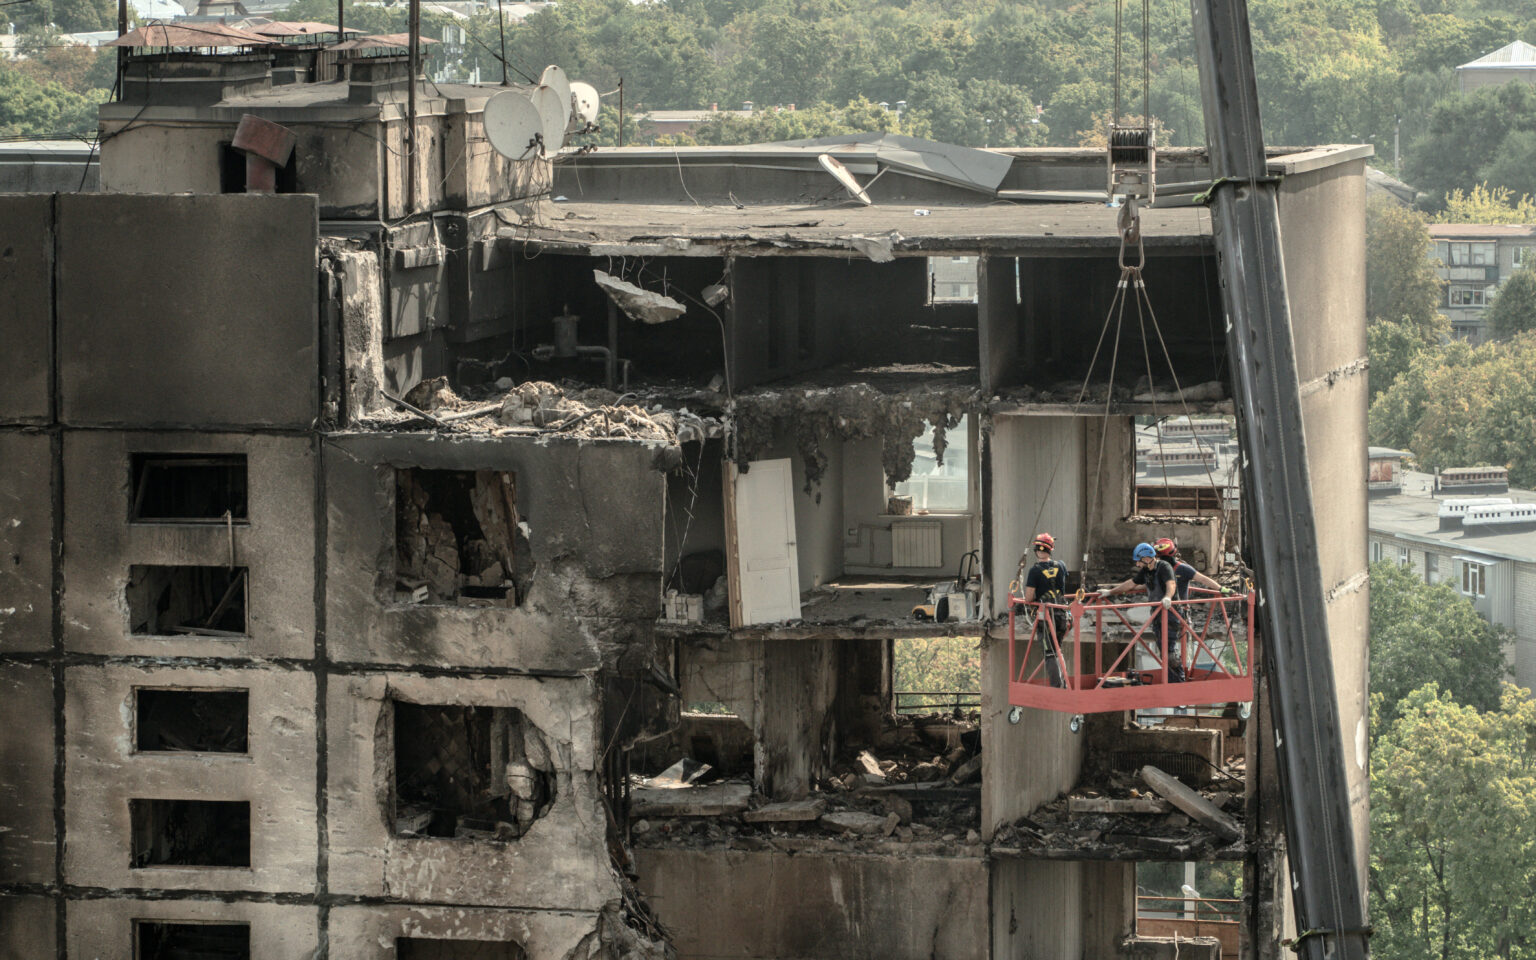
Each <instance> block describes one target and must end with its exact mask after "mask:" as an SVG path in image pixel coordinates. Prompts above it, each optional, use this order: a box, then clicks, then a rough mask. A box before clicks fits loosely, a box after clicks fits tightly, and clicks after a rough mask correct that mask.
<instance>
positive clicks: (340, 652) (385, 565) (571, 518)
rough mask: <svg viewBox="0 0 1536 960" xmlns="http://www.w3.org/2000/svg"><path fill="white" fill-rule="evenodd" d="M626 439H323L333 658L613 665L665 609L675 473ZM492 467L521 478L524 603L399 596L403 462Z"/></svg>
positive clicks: (520, 667) (536, 668) (531, 667)
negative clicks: (666, 541)
mask: <svg viewBox="0 0 1536 960" xmlns="http://www.w3.org/2000/svg"><path fill="white" fill-rule="evenodd" d="M656 455H657V449H656V448H654V447H651V446H646V445H640V444H631V443H622V442H616V443H578V442H576V441H574V440H564V441H536V440H532V439H517V440H509V439H506V438H488V437H480V438H476V439H470V438H464V439H446V438H437V437H434V436H430V435H424V436H421V437H411V438H406V437H383V436H378V435H361V434H358V435H349V436H337V437H333V438H331V439H329V440H327V441H326V444H325V461H326V466H325V469H326V476H327V487H328V491H329V494H328V509H329V512H330V534H331V535H330V540H329V544H328V552H329V579H328V582H327V590H326V611H327V617H328V619H329V620H331V621H332V622H335V623H344V624H347V625H348V629H346V630H345V631H342V632H338V633H337V635H336V636H334V637H332V638H331V642H330V650H331V654H332V656H333V657H335V658H336V659H338V660H343V661H349V662H356V663H373V664H416V665H431V666H461V667H494V668H499V669H513V670H517V671H520V672H540V671H557V672H559V671H565V672H576V671H584V670H594V669H596V668H597V667H598V666H600V665H601V664H603V663H604V662H607V663H610V664H612V663H613V662H614V661H615V660H616V659H617V658H618V656H619V655H620V653H621V652H622V651H624V650H625V649H627V648H628V647H629V645H630V644H631V643H632V642H634V641H635V640H636V639H638V638H640V636H641V635H640V634H638V633H637V630H638V629H640V628H641V626H640V625H643V624H648V623H649V622H652V621H654V620H655V619H656V618H657V617H658V616H660V614H661V578H662V561H663V556H662V524H663V519H664V507H663V503H664V500H665V497H666V480H665V476H664V474H662V473H661V472H660V471H659V470H658V469H656V468H655V466H654V463H653V461H654V459H655V457H656ZM409 467H422V468H426V469H432V470H495V471H503V472H509V473H512V474H513V475H514V476H515V478H516V486H517V509H518V515H519V516H520V517H521V518H522V520H523V522H525V523H526V524H527V534H526V535H527V538H528V542H527V548H528V551H529V558H530V560H531V562H532V564H533V571H532V580H531V582H530V585H529V589H528V593H527V595H526V596H525V597H524V599H523V602H522V604H521V605H520V606H516V607H494V608H485V607H460V606H453V605H446V604H399V603H395V602H394V599H393V593H394V583H395V573H394V570H395V562H394V552H395V470H396V468H409Z"/></svg>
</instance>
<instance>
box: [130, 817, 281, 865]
mask: <svg viewBox="0 0 1536 960" xmlns="http://www.w3.org/2000/svg"><path fill="white" fill-rule="evenodd" d="M128 813H129V819H130V821H131V822H132V830H133V847H132V861H131V863H130V866H133V867H135V868H138V867H248V866H250V865H251V805H250V804H249V803H248V802H246V801H244V800H130V801H128Z"/></svg>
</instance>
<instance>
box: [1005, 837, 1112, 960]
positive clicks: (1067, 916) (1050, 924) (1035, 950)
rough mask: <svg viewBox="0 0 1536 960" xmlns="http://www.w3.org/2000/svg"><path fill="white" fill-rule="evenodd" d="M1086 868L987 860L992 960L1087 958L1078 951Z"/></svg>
mask: <svg viewBox="0 0 1536 960" xmlns="http://www.w3.org/2000/svg"><path fill="white" fill-rule="evenodd" d="M1085 866H1086V864H1083V863H1079V862H1063V861H1051V860H994V861H992V960H1084V958H1085V957H1087V956H1089V954H1086V953H1084V951H1083V910H1084V903H1083V873H1084V868H1085ZM1096 956H1100V957H1104V956H1110V957H1112V956H1114V954H1113V953H1110V954H1098V955H1096Z"/></svg>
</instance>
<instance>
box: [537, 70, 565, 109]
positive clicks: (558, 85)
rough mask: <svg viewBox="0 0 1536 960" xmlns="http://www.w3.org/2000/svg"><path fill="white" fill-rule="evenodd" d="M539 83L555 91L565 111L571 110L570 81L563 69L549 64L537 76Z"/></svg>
mask: <svg viewBox="0 0 1536 960" xmlns="http://www.w3.org/2000/svg"><path fill="white" fill-rule="evenodd" d="M539 83H541V84H543V85H544V86H546V87H548V88H549V89H551V90H553V91H555V94H556V95H557V96H559V98H560V102H561V103H563V104H565V105H566V110H570V109H571V107H570V103H571V81H570V78H569V77H567V76H566V75H565V71H564V70H563V69H561V68H560V67H557V66H555V65H554V64H550V65H549V66H547V67H545V68H544V72H543V73H541V74H539Z"/></svg>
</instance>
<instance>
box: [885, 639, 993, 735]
mask: <svg viewBox="0 0 1536 960" xmlns="http://www.w3.org/2000/svg"><path fill="white" fill-rule="evenodd" d="M892 674H893V675H892V687H893V696H894V697H895V700H896V703H895V711H896V713H898V714H915V715H922V714H950V715H954V716H969V715H970V714H971V713H972V712H973V711H977V710H980V709H981V647H980V644H979V643H978V642H977V640H976V638H975V637H920V638H913V639H901V640H895V641H893V642H892ZM978 719H979V717H978Z"/></svg>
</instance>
